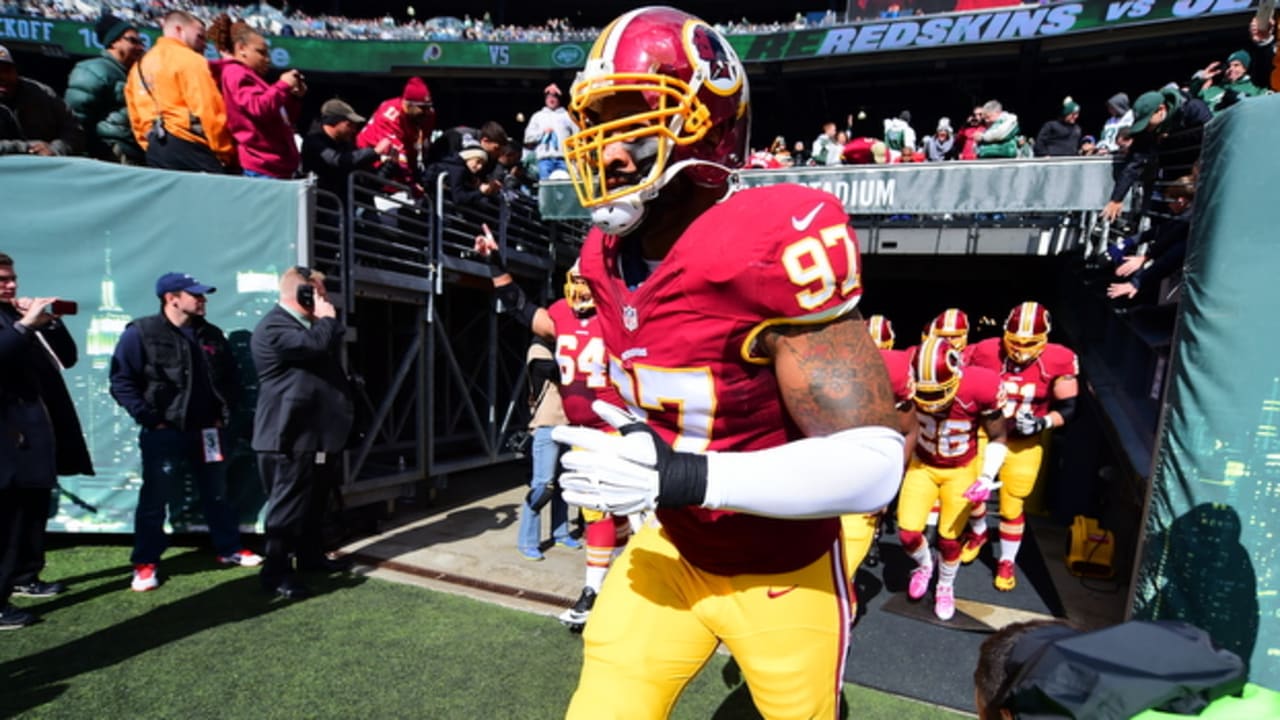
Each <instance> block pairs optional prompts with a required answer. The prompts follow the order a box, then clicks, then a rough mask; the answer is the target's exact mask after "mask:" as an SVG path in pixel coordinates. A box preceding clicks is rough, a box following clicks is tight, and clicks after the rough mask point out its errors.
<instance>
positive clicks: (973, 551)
mask: <svg viewBox="0 0 1280 720" xmlns="http://www.w3.org/2000/svg"><path fill="white" fill-rule="evenodd" d="M986 544H987V534H986V533H976V532H973V531H969V532H967V533H965V534H964V545H963V546H962V547H961V548H960V563H961V564H963V565H968V564H969V563H971V562H973V561H974V560H976V559H977V558H978V553H981V552H982V546H984V545H986Z"/></svg>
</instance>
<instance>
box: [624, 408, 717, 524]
mask: <svg viewBox="0 0 1280 720" xmlns="http://www.w3.org/2000/svg"><path fill="white" fill-rule="evenodd" d="M619 432H621V433H622V434H623V435H630V434H631V433H633V432H642V433H646V434H647V435H649V437H650V438H651V439H652V441H653V450H654V452H655V453H656V454H657V456H658V457H657V460H658V464H657V471H658V507H686V506H689V505H701V504H702V503H704V502H706V500H707V456H706V455H699V454H697V453H687V452H676V450H675V449H673V448H672V447H671V446H670V445H668V444H667V442H666V441H665V440H663V439H662V437H661V436H660V435H658V433H657V432H655V431H654V429H653V428H651V427H649V426H648V425H646V424H644V423H642V422H638V423H632V424H630V425H624V426H623V427H621V428H619Z"/></svg>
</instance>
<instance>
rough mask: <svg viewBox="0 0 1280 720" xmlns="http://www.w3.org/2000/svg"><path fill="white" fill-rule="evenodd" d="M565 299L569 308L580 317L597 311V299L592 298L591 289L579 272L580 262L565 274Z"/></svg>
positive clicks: (574, 263)
mask: <svg viewBox="0 0 1280 720" xmlns="http://www.w3.org/2000/svg"><path fill="white" fill-rule="evenodd" d="M564 299H565V302H567V303H569V307H570V308H572V309H573V311H574V312H575V313H577V314H578V315H587V314H589V313H592V312H594V311H595V309H596V301H595V298H593V297H591V288H590V286H588V285H587V281H586V280H583V279H582V273H580V272H578V261H576V260H575V261H574V262H573V266H572V267H570V268H569V270H568V271H567V272H565V274H564Z"/></svg>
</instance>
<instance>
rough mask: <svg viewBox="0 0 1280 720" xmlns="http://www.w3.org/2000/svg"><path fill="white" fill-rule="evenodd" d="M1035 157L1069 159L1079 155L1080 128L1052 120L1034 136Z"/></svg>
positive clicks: (1074, 124) (1073, 124)
mask: <svg viewBox="0 0 1280 720" xmlns="http://www.w3.org/2000/svg"><path fill="white" fill-rule="evenodd" d="M1035 152H1036V157H1071V156H1072V155H1077V154H1079V153H1080V126H1079V125H1077V124H1076V123H1068V122H1063V121H1062V120H1059V119H1056V118H1055V119H1053V120H1050V121H1049V122H1047V123H1045V124H1044V125H1041V126H1040V132H1039V133H1037V134H1036V144H1035Z"/></svg>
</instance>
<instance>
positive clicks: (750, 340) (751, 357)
mask: <svg viewBox="0 0 1280 720" xmlns="http://www.w3.org/2000/svg"><path fill="white" fill-rule="evenodd" d="M861 299H862V294H861V293H858V294H856V295H854V296H853V297H850V298H849V299H847V300H845V301H844V302H843V303H841V304H840V305H837V306H835V307H830V308H827V309H826V310H819V311H818V312H816V313H811V314H809V315H800V316H798V317H785V318H770V319H769V320H763V321H761V322H760V323H759V324H757V325H756V326H755V327H753V328H752V329H751V332H749V333H747V337H746V338H745V339H744V340H743V341H742V348H741V354H742V359H743V360H744V361H746V362H749V363H751V364H753V365H768V364H770V363H772V362H773V359H772V358H769V357H765V356H762V355H758V354H756V353H755V352H754V349H755V346H756V340H758V339H759V338H760V334H761V333H763V332H764V331H765V330H768V329H769V328H771V327H773V326H775V325H824V324H826V323H829V322H831V321H832V320H836V319H838V318H842V317H844V316H845V315H848V314H849V313H850V312H853V309H854V308H856V307H858V301H859V300H861Z"/></svg>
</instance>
